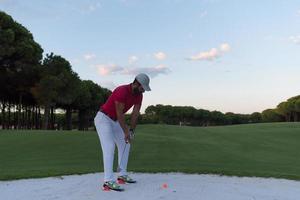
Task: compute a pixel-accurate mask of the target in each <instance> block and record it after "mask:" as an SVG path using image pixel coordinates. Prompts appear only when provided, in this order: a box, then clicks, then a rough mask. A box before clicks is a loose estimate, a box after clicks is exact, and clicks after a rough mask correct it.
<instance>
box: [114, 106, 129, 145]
mask: <svg viewBox="0 0 300 200" xmlns="http://www.w3.org/2000/svg"><path fill="white" fill-rule="evenodd" d="M115 106H116V112H117V118H118V121H119V123H120V126H121V128H122V129H123V132H124V135H125V141H126V142H130V137H129V130H128V126H127V125H126V123H125V114H124V113H123V110H124V107H125V105H124V103H121V102H118V101H116V102H115Z"/></svg>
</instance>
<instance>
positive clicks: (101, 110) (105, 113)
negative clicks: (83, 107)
mask: <svg viewBox="0 0 300 200" xmlns="http://www.w3.org/2000/svg"><path fill="white" fill-rule="evenodd" d="M100 112H102V113H103V114H104V115H106V116H107V117H109V118H110V119H111V120H113V121H117V119H115V118H113V117H111V116H109V114H108V113H107V112H105V111H104V110H103V109H102V108H100Z"/></svg>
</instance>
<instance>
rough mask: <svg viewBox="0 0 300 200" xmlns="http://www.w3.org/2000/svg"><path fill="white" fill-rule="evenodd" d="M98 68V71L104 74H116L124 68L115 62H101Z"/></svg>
mask: <svg viewBox="0 0 300 200" xmlns="http://www.w3.org/2000/svg"><path fill="white" fill-rule="evenodd" d="M96 68H97V70H98V73H99V74H100V75H103V76H107V75H110V74H115V73H117V72H120V71H122V70H124V68H123V67H120V66H118V65H115V64H106V65H102V64H99V65H96Z"/></svg>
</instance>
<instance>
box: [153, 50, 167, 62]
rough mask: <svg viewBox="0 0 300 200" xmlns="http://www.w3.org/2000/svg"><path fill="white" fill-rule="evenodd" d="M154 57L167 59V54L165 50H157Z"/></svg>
mask: <svg viewBox="0 0 300 200" xmlns="http://www.w3.org/2000/svg"><path fill="white" fill-rule="evenodd" d="M154 57H155V58H156V59H157V60H164V59H166V57H167V55H166V54H165V53H164V52H157V53H155V54H154Z"/></svg>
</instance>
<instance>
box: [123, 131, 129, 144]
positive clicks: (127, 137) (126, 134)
mask: <svg viewBox="0 0 300 200" xmlns="http://www.w3.org/2000/svg"><path fill="white" fill-rule="evenodd" d="M124 134H125V138H124V139H125V142H126V143H130V140H131V139H130V133H129V132H126V133H124Z"/></svg>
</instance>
